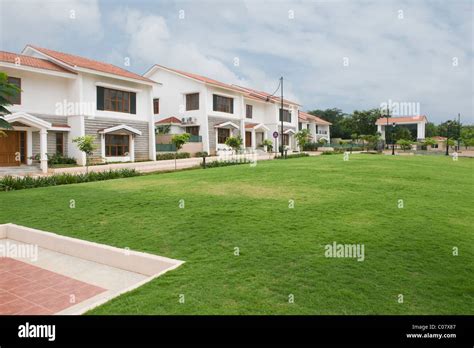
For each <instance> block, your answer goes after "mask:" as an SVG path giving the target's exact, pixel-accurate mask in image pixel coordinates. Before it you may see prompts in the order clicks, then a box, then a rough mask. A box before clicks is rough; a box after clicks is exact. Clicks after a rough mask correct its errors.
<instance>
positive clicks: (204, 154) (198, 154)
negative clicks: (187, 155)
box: [194, 151, 209, 157]
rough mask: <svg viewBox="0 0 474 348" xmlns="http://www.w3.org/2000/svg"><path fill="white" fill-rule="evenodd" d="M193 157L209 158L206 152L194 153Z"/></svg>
mask: <svg viewBox="0 0 474 348" xmlns="http://www.w3.org/2000/svg"><path fill="white" fill-rule="evenodd" d="M194 157H209V154H208V153H207V152H206V151H200V152H196V153H195V154H194Z"/></svg>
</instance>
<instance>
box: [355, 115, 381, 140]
mask: <svg viewBox="0 0 474 348" xmlns="http://www.w3.org/2000/svg"><path fill="white" fill-rule="evenodd" d="M381 116H382V115H381V114H380V110H379V109H371V110H361V111H358V110H355V111H354V112H353V113H352V115H351V116H350V118H351V121H350V125H351V132H352V133H354V132H355V133H358V134H366V135H375V133H376V132H377V126H376V125H375V122H376V121H377V119H379V118H380V117H381Z"/></svg>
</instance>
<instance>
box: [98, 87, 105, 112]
mask: <svg viewBox="0 0 474 348" xmlns="http://www.w3.org/2000/svg"><path fill="white" fill-rule="evenodd" d="M97 110H104V87H100V86H97Z"/></svg>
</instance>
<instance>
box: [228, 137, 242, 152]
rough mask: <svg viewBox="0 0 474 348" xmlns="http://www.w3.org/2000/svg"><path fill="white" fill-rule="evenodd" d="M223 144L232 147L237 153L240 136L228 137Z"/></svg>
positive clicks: (240, 142)
mask: <svg viewBox="0 0 474 348" xmlns="http://www.w3.org/2000/svg"><path fill="white" fill-rule="evenodd" d="M225 144H226V145H227V146H229V147H231V148H232V150H234V151H235V153H237V152H238V151H239V150H240V148H241V147H242V138H241V137H228V138H227V140H226V141H225Z"/></svg>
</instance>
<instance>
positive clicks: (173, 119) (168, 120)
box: [155, 116, 181, 124]
mask: <svg viewBox="0 0 474 348" xmlns="http://www.w3.org/2000/svg"><path fill="white" fill-rule="evenodd" d="M164 123H179V124H181V120H180V119H179V118H177V117H174V116H172V117H168V118H164V119H162V120H160V121H157V122H155V124H164Z"/></svg>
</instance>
